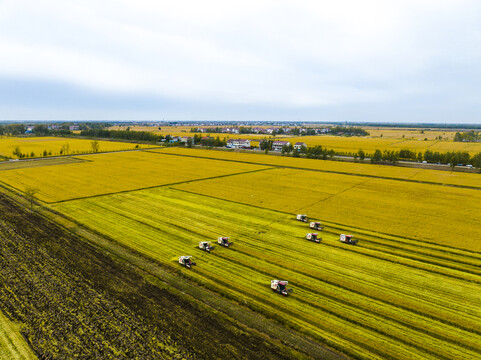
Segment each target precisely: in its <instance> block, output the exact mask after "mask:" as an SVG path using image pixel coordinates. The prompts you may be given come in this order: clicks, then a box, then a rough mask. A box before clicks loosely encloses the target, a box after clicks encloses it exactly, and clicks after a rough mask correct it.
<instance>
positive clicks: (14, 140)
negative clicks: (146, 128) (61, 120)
mask: <svg viewBox="0 0 481 360" xmlns="http://www.w3.org/2000/svg"><path fill="white" fill-rule="evenodd" d="M98 143H99V151H100V152H106V151H118V150H132V149H133V148H134V147H135V146H138V147H139V148H147V147H152V146H151V145H143V144H134V143H125V142H124V143H122V142H115V141H98ZM67 145H68V154H69V155H75V154H84V153H90V152H92V140H85V139H72V138H60V137H0V156H6V157H11V158H18V157H17V156H15V155H13V151H14V150H15V148H16V147H17V146H18V147H20V151H21V152H22V153H24V154H27V155H28V157H31V153H32V152H33V153H34V155H35V157H43V156H44V155H43V153H44V151H47V154H48V156H58V155H60V151H61V150H62V149H65V148H66V146H67ZM62 153H64V150H62Z"/></svg>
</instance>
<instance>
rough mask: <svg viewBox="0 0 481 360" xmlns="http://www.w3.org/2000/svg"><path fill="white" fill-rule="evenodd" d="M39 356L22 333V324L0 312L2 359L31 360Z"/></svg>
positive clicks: (0, 348)
mask: <svg viewBox="0 0 481 360" xmlns="http://www.w3.org/2000/svg"><path fill="white" fill-rule="evenodd" d="M36 358H37V357H36V356H35V354H34V353H33V351H32V350H31V349H30V348H29V346H28V344H27V343H26V341H25V340H24V338H23V337H22V334H21V333H20V326H19V325H16V324H14V323H13V322H11V321H10V320H9V319H8V318H7V317H6V316H5V315H4V314H2V313H0V359H9V360H30V359H36Z"/></svg>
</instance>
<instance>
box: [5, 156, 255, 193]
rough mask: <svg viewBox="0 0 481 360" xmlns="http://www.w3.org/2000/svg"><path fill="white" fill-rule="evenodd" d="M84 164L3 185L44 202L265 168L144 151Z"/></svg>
mask: <svg viewBox="0 0 481 360" xmlns="http://www.w3.org/2000/svg"><path fill="white" fill-rule="evenodd" d="M76 158H77V159H80V160H84V161H82V162H76V163H68V164H63V165H58V166H43V167H28V168H19V169H12V170H4V171H0V182H3V183H5V184H7V185H8V186H10V187H12V188H15V189H18V190H21V191H24V190H25V189H27V188H35V189H37V190H38V193H37V195H36V196H37V197H38V198H39V199H40V200H42V201H45V202H56V201H63V200H68V199H72V198H79V197H86V196H95V195H100V194H108V193H116V192H121V191H128V190H135V189H140V188H146V187H154V186H160V185H165V184H170V183H177V182H182V181H187V180H194V179H200V178H209V177H212V176H222V175H227V174H233V173H240V172H246V171H254V170H259V169H262V168H263V167H262V166H257V165H249V164H232V165H230V166H228V167H220V166H219V162H218V161H215V160H208V159H205V160H199V159H194V158H191V159H188V158H186V159H182V160H181V161H179V158H177V157H173V156H167V155H161V154H153V153H148V152H142V151H133V152H120V153H112V154H97V155H85V156H78V157H76Z"/></svg>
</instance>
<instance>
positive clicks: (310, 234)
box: [306, 233, 322, 243]
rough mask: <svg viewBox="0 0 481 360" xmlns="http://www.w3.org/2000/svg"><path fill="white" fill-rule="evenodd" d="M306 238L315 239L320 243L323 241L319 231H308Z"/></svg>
mask: <svg viewBox="0 0 481 360" xmlns="http://www.w3.org/2000/svg"><path fill="white" fill-rule="evenodd" d="M306 239H307V240H309V241H314V242H316V243H320V242H321V240H322V239H321V238H320V237H319V234H318V233H308V234H306Z"/></svg>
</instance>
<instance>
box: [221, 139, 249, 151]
mask: <svg viewBox="0 0 481 360" xmlns="http://www.w3.org/2000/svg"><path fill="white" fill-rule="evenodd" d="M226 146H227V147H230V148H235V149H241V148H248V147H250V146H251V142H250V140H246V139H229V140H227V145H226Z"/></svg>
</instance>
